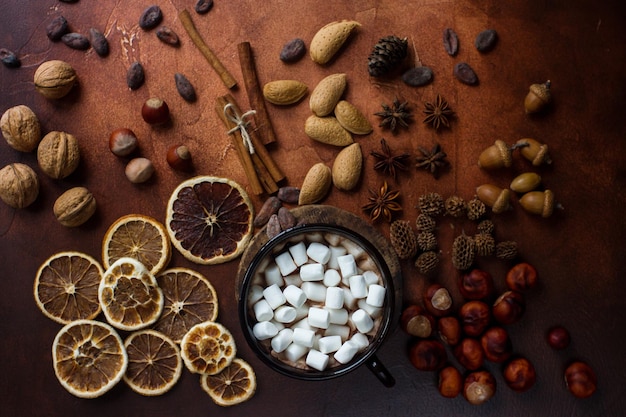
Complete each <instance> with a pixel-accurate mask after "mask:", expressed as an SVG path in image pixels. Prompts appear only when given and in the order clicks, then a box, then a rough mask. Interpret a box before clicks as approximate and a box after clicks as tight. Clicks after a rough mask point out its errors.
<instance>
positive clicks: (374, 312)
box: [357, 298, 383, 319]
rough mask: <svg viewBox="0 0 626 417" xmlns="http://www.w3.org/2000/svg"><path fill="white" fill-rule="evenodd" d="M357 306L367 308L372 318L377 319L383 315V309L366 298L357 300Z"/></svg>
mask: <svg viewBox="0 0 626 417" xmlns="http://www.w3.org/2000/svg"><path fill="white" fill-rule="evenodd" d="M357 307H358V308H361V309H363V310H365V312H366V313H367V314H369V315H370V317H371V318H373V319H377V318H378V317H380V316H382V315H383V309H382V308H380V307H374V306H372V305H370V304H368V303H367V301H366V299H365V298H361V299H360V300H359V301H358V302H357Z"/></svg>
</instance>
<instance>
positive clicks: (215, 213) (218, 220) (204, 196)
mask: <svg viewBox="0 0 626 417" xmlns="http://www.w3.org/2000/svg"><path fill="white" fill-rule="evenodd" d="M252 218H253V206H252V202H251V201H250V198H249V197H248V194H247V193H246V192H245V190H244V189H243V188H242V187H241V186H240V185H239V184H237V183H236V182H234V181H232V180H230V179H228V178H219V177H210V176H200V177H195V178H191V179H189V180H187V181H184V182H182V183H181V184H180V185H179V186H178V187H177V188H176V189H175V190H174V192H172V195H171V196H170V199H169V201H168V204H167V213H166V219H167V220H166V224H165V225H166V227H167V231H168V233H169V236H170V239H171V241H172V244H173V245H174V247H176V249H178V250H179V251H180V253H182V254H183V256H184V257H185V258H187V259H188V260H190V261H192V262H195V263H198V264H203V265H208V264H218V263H222V262H227V261H230V260H232V259H234V258H236V257H237V256H239V255H241V253H242V252H243V250H244V249H245V247H246V245H247V244H248V242H249V240H250V238H251V236H252V231H253V227H252Z"/></svg>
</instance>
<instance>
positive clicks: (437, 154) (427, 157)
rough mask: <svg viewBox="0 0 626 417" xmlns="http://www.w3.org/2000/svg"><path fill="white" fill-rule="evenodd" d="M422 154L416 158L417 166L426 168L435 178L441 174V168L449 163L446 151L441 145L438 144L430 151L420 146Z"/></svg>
mask: <svg viewBox="0 0 626 417" xmlns="http://www.w3.org/2000/svg"><path fill="white" fill-rule="evenodd" d="M418 149H419V151H420V152H421V153H422V156H418V157H417V158H415V159H416V160H417V164H416V165H415V167H416V168H424V169H425V170H427V171H428V172H430V173H431V174H432V175H433V176H434V177H435V178H437V177H438V176H439V170H440V169H442V168H445V167H446V166H447V165H448V161H447V160H446V157H447V156H448V155H446V153H445V152H444V151H443V150H442V149H441V145H439V144H436V145H435V146H433V148H432V149H431V150H430V151H428V150H427V149H424V148H422V147H421V146H418Z"/></svg>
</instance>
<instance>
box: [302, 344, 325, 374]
mask: <svg viewBox="0 0 626 417" xmlns="http://www.w3.org/2000/svg"><path fill="white" fill-rule="evenodd" d="M329 360H330V358H329V357H328V355H325V354H323V353H322V352H320V351H319V350H315V349H311V350H309V353H308V354H307V355H306V364H307V365H309V366H310V367H311V368H313V369H317V370H318V371H323V370H324V369H326V367H327V366H328V361H329Z"/></svg>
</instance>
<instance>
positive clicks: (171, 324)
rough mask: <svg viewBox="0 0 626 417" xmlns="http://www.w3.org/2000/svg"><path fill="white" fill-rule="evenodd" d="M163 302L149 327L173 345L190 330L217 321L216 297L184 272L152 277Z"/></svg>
mask: <svg viewBox="0 0 626 417" xmlns="http://www.w3.org/2000/svg"><path fill="white" fill-rule="evenodd" d="M156 280H157V283H158V284H159V287H160V288H161V290H162V291H163V297H164V298H165V302H164V304H163V312H162V313H161V317H160V318H159V320H157V322H156V323H155V324H154V326H152V328H153V329H154V330H157V331H159V332H161V333H163V334H165V335H167V336H169V337H170V338H172V340H173V341H174V342H176V343H180V341H181V340H182V339H183V336H184V335H185V333H187V332H188V331H189V329H191V328H192V327H193V326H195V325H196V324H198V323H202V322H205V321H215V319H217V312H218V303H217V293H216V292H215V288H213V285H211V283H210V282H209V280H207V279H206V278H205V277H204V276H203V275H202V274H200V273H198V272H196V271H193V270H191V269H187V268H170V269H167V270H165V271H163V272H161V273H160V274H159V275H157V277H156Z"/></svg>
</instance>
